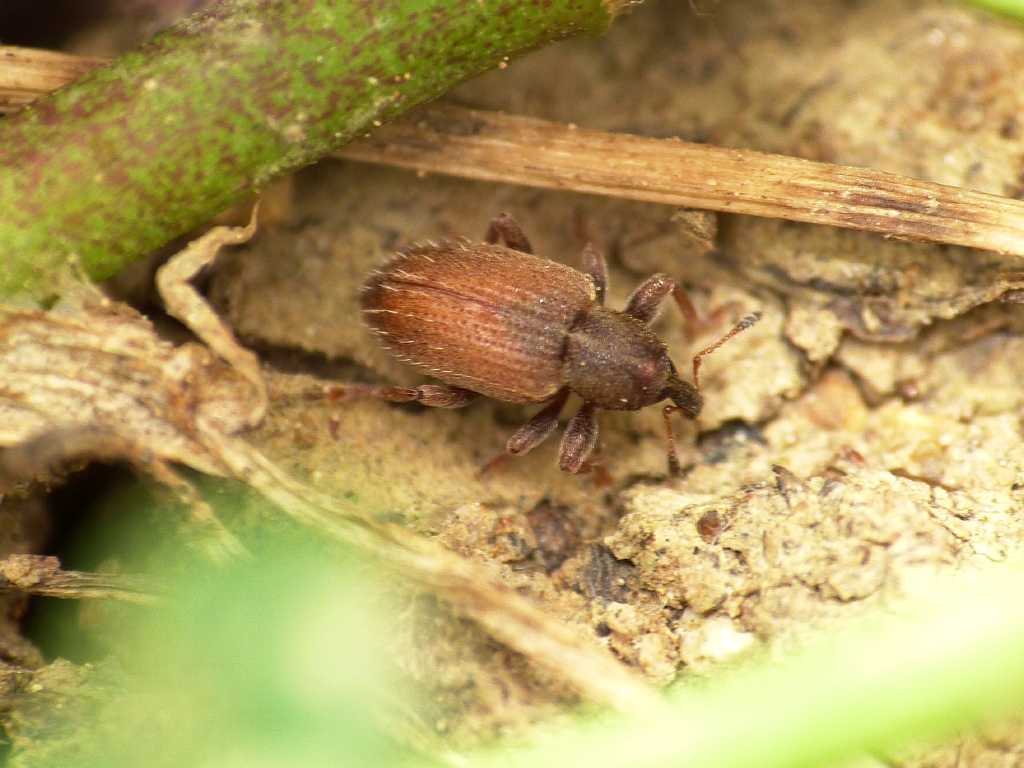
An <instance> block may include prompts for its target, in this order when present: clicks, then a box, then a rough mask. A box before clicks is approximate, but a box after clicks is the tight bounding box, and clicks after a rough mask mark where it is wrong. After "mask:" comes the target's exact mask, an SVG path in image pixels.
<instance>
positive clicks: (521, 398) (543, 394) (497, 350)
mask: <svg viewBox="0 0 1024 768" xmlns="http://www.w3.org/2000/svg"><path fill="white" fill-rule="evenodd" d="M595 301H596V294H595V291H594V286H593V284H592V283H591V282H590V279H589V278H588V277H587V276H586V275H584V274H582V273H581V272H578V271H577V270H575V269H572V268H571V267H567V266H565V265H563V264H558V263H556V262H553V261H549V260H547V259H540V258H537V257H536V256H531V255H529V254H525V253H520V252H518V251H513V250H512V249H510V248H506V247H504V246H501V245H496V244H495V245H488V244H485V243H480V244H473V243H469V242H468V241H457V242H443V243H439V244H429V245H419V246H416V247H414V248H410V249H409V250H406V251H404V252H402V253H400V254H398V255H397V256H396V257H395V258H394V259H392V260H391V262H389V263H388V264H387V265H386V266H385V267H383V268H382V269H381V270H379V271H378V272H377V273H375V274H374V275H373V276H372V277H371V278H370V280H369V281H368V282H367V283H366V286H365V287H364V289H363V293H362V307H363V317H364V318H365V320H366V323H367V325H369V326H370V328H371V329H372V330H373V331H374V332H375V333H376V334H377V335H378V336H379V337H380V339H381V341H382V343H383V344H384V346H385V348H387V349H388V350H389V351H390V352H391V353H392V354H394V355H395V356H396V357H397V358H398V359H400V360H402V361H404V362H407V363H410V364H412V365H414V366H416V367H418V368H420V369H421V370H422V371H423V372H424V373H426V374H428V375H430V376H432V377H434V378H436V379H440V380H441V381H444V382H446V383H448V384H452V385H454V386H457V387H463V388H465V389H469V390H471V391H473V392H478V393H479V394H481V395H485V396H486V397H491V398H494V399H495V400H504V401H506V402H510V403H536V402H541V401H544V400H548V399H549V398H551V397H552V396H554V394H555V393H556V392H557V391H558V390H559V389H561V388H562V387H563V386H564V384H565V381H564V373H563V367H564V366H563V358H564V355H565V349H566V334H567V332H568V330H569V329H570V328H571V327H572V326H573V324H574V323H575V322H576V319H577V318H578V317H580V316H581V315H584V314H586V312H587V311H588V310H589V309H590V308H591V307H592V306H593V305H594V304H595Z"/></svg>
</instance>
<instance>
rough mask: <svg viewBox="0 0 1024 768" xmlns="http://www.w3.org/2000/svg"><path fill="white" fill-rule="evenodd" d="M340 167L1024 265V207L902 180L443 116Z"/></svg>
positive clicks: (388, 130)
mask: <svg viewBox="0 0 1024 768" xmlns="http://www.w3.org/2000/svg"><path fill="white" fill-rule="evenodd" d="M337 154H338V156H339V157H344V158H348V159H351V160H362V161H366V162H373V163H383V164H386V165H396V166H400V167H402V168H411V169H414V170H418V171H428V172H435V173H445V174H449V175H452V176H461V177H465V178H471V179H482V180H485V181H500V182H504V183H508V184H522V185H524V186H530V187H543V188H548V189H567V190H572V191H574V192H589V193H592V194H598V195H607V196H609V197H620V198H626V199H630V200H643V201H646V202H651V203H663V204H666V205H674V206H680V207H683V208H700V209H706V210H712V211H723V212H726V213H744V214H749V215H753V216H765V217H771V218H780V219H789V220H792V221H803V222H808V223H811V224H826V225H829V226H833V227H844V228H847V229H860V230H866V231H869V232H879V233H881V234H883V235H888V236H890V237H897V238H903V239H908V240H924V241H934V242H940V243H951V244H954V245H965V246H969V247H972V248H983V249H986V250H992V251H1001V252H1005V253H1012V254H1016V255H1024V202H1021V201H1019V200H1013V199H1011V198H1004V197H999V196H997V195H989V194H985V193H983V192H974V191H971V190H967V189H961V188H959V187H950V186H946V185H943V184H934V183H932V182H927V181H919V180H917V179H911V178H908V177H906V176H900V175H897V174H894V173H887V172H884V171H876V170H871V169H868V168H854V167H850V166H843V165H832V164H829V163H817V162H812V161H810V160H802V159H800V158H796V157H787V156H784V155H771V154H767V153H764V152H754V151H751V150H744V149H727V148H724V147H713V146H707V145H704V144H692V143H689V142H685V141H680V140H678V139H649V138H644V137H641V136H631V135H629V134H621V133H608V132H605V131H592V130H584V129H581V128H576V127H574V126H571V125H563V124H561V123H553V122H549V121H546V120H538V119H535V118H529V117H521V116H518V115H505V114H501V113H496V112H487V111H481V110H472V109H465V108H462V107H456V106H451V105H442V104H436V105H432V106H429V107H426V108H425V109H422V110H420V111H419V112H417V113H416V114H415V115H412V116H411V117H410V118H408V119H406V120H404V121H402V122H398V123H395V124H393V125H389V126H386V127H384V128H382V129H381V130H379V131H377V132H375V133H374V134H373V136H371V137H369V138H367V139H365V140H362V141H357V142H353V143H352V144H349V145H347V146H346V147H344V148H342V149H341V150H340V151H339V152H338V153H337Z"/></svg>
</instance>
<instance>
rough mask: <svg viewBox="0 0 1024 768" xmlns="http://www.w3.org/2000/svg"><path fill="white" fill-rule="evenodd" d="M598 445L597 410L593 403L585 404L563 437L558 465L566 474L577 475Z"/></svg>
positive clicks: (571, 420)
mask: <svg viewBox="0 0 1024 768" xmlns="http://www.w3.org/2000/svg"><path fill="white" fill-rule="evenodd" d="M596 445H597V408H596V407H595V406H594V404H593V403H584V404H583V407H582V408H580V409H579V411H578V412H577V413H576V415H575V416H573V417H572V418H571V419H569V425H568V426H567V427H566V428H565V434H564V435H562V446H561V448H560V449H559V452H558V465H559V466H560V467H561V468H562V471H564V472H571V473H572V474H574V475H575V474H577V473H578V472H579V471H580V470H581V469H583V467H584V466H585V465H586V463H587V459H588V458H589V456H590V454H591V453H593V451H594V447H595V446H596Z"/></svg>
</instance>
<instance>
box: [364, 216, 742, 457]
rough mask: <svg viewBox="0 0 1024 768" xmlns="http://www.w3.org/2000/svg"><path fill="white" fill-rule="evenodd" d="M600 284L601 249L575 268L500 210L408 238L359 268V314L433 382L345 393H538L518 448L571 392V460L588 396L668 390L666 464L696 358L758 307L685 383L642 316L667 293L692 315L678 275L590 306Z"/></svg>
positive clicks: (599, 405) (403, 398) (454, 397)
mask: <svg viewBox="0 0 1024 768" xmlns="http://www.w3.org/2000/svg"><path fill="white" fill-rule="evenodd" d="M606 288H607V270H606V267H605V261H604V257H603V256H602V255H601V254H600V253H599V252H598V251H597V250H596V249H595V248H594V247H593V246H592V245H589V244H588V245H587V246H586V247H585V248H584V249H583V254H582V271H579V270H576V269H573V268H572V267H569V266H566V265H564V264H559V263H557V262H554V261H550V260H548V259H543V258H540V257H538V256H535V255H533V248H532V247H531V245H530V241H529V240H528V239H527V237H526V235H525V234H524V233H523V230H522V229H521V228H520V226H519V225H518V224H517V223H516V222H515V220H514V219H512V218H511V217H510V216H508V215H507V214H502V215H500V216H498V217H497V218H495V219H494V220H493V221H492V222H491V224H490V226H489V227H488V229H487V233H486V235H485V237H484V242H483V243H475V242H471V241H469V240H450V241H444V242H441V243H425V244H420V245H415V246H412V247H410V248H408V249H405V250H403V251H400V252H399V253H398V254H396V255H395V256H394V258H392V259H391V261H389V262H388V263H387V264H386V265H385V266H383V267H382V268H381V269H379V270H377V271H376V272H374V273H373V274H372V275H371V276H370V278H369V279H368V280H367V282H366V284H365V285H364V286H363V289H362V294H361V305H362V315H363V318H364V320H365V322H366V324H367V325H368V326H369V328H370V330H372V331H373V332H374V333H375V334H376V335H377V336H378V337H379V338H380V340H381V342H382V343H383V345H384V347H385V348H386V349H387V350H389V351H390V352H391V353H392V354H393V355H395V357H397V358H398V359H399V360H402V361H403V362H406V363H410V364H412V365H414V366H416V367H417V368H419V369H421V370H422V371H424V372H425V373H427V374H429V375H430V376H432V377H434V378H436V379H439V380H441V381H443V382H444V383H445V384H444V385H438V384H424V385H421V386H418V387H386V386H368V385H357V386H356V387H355V388H350V391H349V392H348V393H347V394H361V395H368V396H372V397H379V398H382V399H384V400H389V401H392V402H412V401H415V402H419V403H422V404H423V405H427V406H433V407H438V408H460V407H462V406H465V405H467V404H468V403H470V402H471V401H472V400H474V399H475V398H476V397H478V396H480V395H483V396H485V397H490V398H493V399H495V400H503V401H505V402H510V403H545V405H544V407H543V408H542V409H541V410H540V411H539V412H538V413H537V414H536V415H534V416H533V418H531V419H530V420H529V421H528V422H527V423H526V424H525V425H523V426H522V427H520V428H519V429H518V430H517V431H516V432H515V433H513V435H512V436H511V437H510V438H509V440H508V443H507V445H506V450H507V452H508V453H510V454H513V455H521V454H524V453H527V452H528V451H531V450H533V449H534V448H536V447H537V446H538V445H540V444H541V443H542V442H544V440H545V439H546V438H547V437H548V436H549V435H550V434H551V433H552V432H553V431H554V429H555V427H556V426H557V425H558V417H559V414H560V413H561V411H562V408H563V407H564V406H565V403H566V400H567V399H568V397H569V394H570V393H571V392H574V393H576V394H577V395H579V396H580V397H581V398H582V399H583V406H582V407H581V408H580V410H579V411H578V412H577V413H576V414H575V415H574V416H573V417H572V418H571V419H570V420H569V423H568V425H567V426H566V429H565V433H564V435H563V437H562V444H561V448H560V451H559V465H560V466H561V468H562V469H563V470H565V471H567V472H573V473H576V472H580V471H581V470H583V469H584V468H585V467H586V466H587V460H588V458H589V456H590V454H591V453H592V452H593V450H594V447H595V446H596V444H597V436H598V426H597V412H598V411H599V410H613V411H635V410H638V409H640V408H644V407H646V406H648V405H653V404H655V403H658V402H661V401H662V400H670V401H671V405H666V406H665V408H664V409H663V413H664V419H665V428H666V434H667V439H668V460H669V471H670V473H672V474H677V473H678V470H679V462H678V459H677V458H676V451H675V443H674V439H673V435H672V427H671V420H670V417H671V415H672V414H673V413H674V412H676V411H681V412H682V413H683V414H684V415H685V416H687V417H688V418H690V419H695V418H697V415H698V414H699V413H700V411H701V406H702V405H703V398H702V396H701V393H700V379H699V370H700V363H701V360H702V359H703V358H704V357H705V356H706V355H708V354H710V353H711V352H713V351H714V350H715V349H717V348H718V347H719V346H721V345H722V344H723V343H725V342H726V341H727V340H729V339H731V338H732V337H733V336H735V335H736V334H738V333H740V332H741V331H743V330H745V329H746V328H749V327H750V326H751V325H753V324H754V323H755V322H756V321H757V319H758V317H759V315H757V314H753V315H748V316H747V317H745V318H743V320H741V321H740V322H739V323H738V324H737V325H736V326H735V327H734V328H733V329H732V330H731V331H729V333H727V334H726V335H725V336H723V337H722V338H721V339H719V340H718V341H717V342H715V343H714V344H712V345H711V346H709V347H707V348H706V349H703V350H701V351H700V352H699V353H698V354H697V355H696V356H695V357H694V358H693V383H692V384H691V383H690V382H688V381H684V380H683V379H681V378H680V377H679V374H678V372H677V371H676V368H675V366H674V365H673V364H672V360H671V359H670V358H669V355H668V350H667V349H666V347H665V345H664V344H663V343H662V341H661V340H660V339H659V338H658V337H657V336H656V335H655V334H654V332H653V331H652V330H651V328H650V323H651V322H652V321H653V320H654V318H655V316H656V314H657V311H658V308H659V306H660V304H661V302H662V300H663V299H665V298H666V297H667V296H668V295H670V294H671V295H672V296H673V298H674V300H675V301H676V303H677V304H678V305H679V307H680V309H681V311H683V313H684V315H687V316H690V317H693V316H694V315H695V313H694V311H693V307H692V305H691V304H690V301H689V299H688V298H687V296H686V294H685V293H684V292H683V290H682V288H681V287H680V286H678V285H677V284H676V282H675V281H674V280H673V279H672V278H671V277H669V276H668V275H665V274H656V275H653V276H651V277H649V278H648V279H647V280H646V281H644V282H643V283H642V284H641V285H640V286H639V287H637V288H636V290H634V291H633V294H632V296H630V298H629V300H628V301H627V302H626V307H625V309H623V310H622V311H621V312H620V311H616V310H614V309H608V308H607V307H605V306H604V297H605V292H606Z"/></svg>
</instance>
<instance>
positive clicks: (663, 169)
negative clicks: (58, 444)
mask: <svg viewBox="0 0 1024 768" xmlns="http://www.w3.org/2000/svg"><path fill="white" fill-rule="evenodd" d="M4 50H5V49H3V48H0V111H3V110H4V108H5V106H6V107H8V108H10V107H11V106H12V103H11V102H10V101H7V102H5V100H4V92H5V91H4V89H5V85H7V84H8V81H10V80H11V74H10V73H8V72H7V70H6V68H5V66H4V63H5V59H4V58H3V52H4ZM42 53H43V57H42V58H41V59H40V61H39V62H36V65H37V66H38V67H40V68H45V67H46V66H47V62H46V59H45V57H46V56H48V55H50V54H48V53H46V52H42ZM22 55H26V54H25V53H24V52H23V54H22ZM59 76H60V73H59V72H58V71H57V70H56V67H55V68H54V71H53V72H52V73H51V80H50V81H51V82H54V83H56V82H57V80H58V79H59ZM337 154H338V156H340V157H345V158H348V159H352V160H361V161H366V162H374V163H383V164H387V165H396V166H400V167H403V168H412V169H415V170H420V171H429V172H435V173H445V174H450V175H453V176H462V177H466V178H472V179H482V180H488V181H501V182H506V183H512V184H523V185H526V186H532V187H543V188H549V189H566V190H573V191H577V192H589V193H593V194H600V195H609V196H612V197H622V198H627V199H631V200H644V201H648V202H654V203H664V204H668V205H676V206H681V207H685V208H703V209H708V210H714V211H725V212H729V213H745V214H750V215H754V216H770V217H775V218H781V219H790V220H793V221H804V222H810V223H814V224H826V225H830V226H835V227H845V228H850V229H862V230H867V231H871V232H879V233H882V234H884V235H889V236H892V237H899V238H905V239H909V240H925V241H933V242H941V243H952V244H955V245H965V246H969V247H972V248H983V249H986V250H993V251H1002V252H1005V253H1012V254H1017V255H1024V202H1021V201H1019V200H1013V199H1010V198H1004V197H999V196H997V195H988V194H985V193H982V192H974V191H971V190H966V189H961V188H958V187H950V186H946V185H943V184H934V183H931V182H926V181H919V180H917V179H911V178H908V177H905V176H899V175H897V174H893V173H886V172H884V171H875V170H870V169H866V168H853V167H848V166H841V165H831V164H827V163H816V162H811V161H809V160H801V159H799V158H794V157H786V156H783V155H771V154H767V153H763V152H754V151H750V150H740V149H726V148H723V147H712V146H707V145H703V144H691V143H688V142H683V141H678V140H675V139H649V138H645V137H641V136H631V135H629V134H617V133H608V132H604V131H592V130H584V129H578V128H575V127H574V126H571V125H563V124H560V123H553V122H549V121H545V120H537V119H534V118H527V117H521V116H516V115H504V114H500V113H495V112H486V111H480V110H470V109H465V108H461V107H456V106H451V105H441V104H438V105H432V106H430V107H427V108H424V109H422V110H421V111H419V112H417V113H416V114H415V115H414V116H412V117H410V118H408V119H406V120H404V121H401V122H399V123H396V124H394V125H391V126H387V127H384V128H382V129H380V130H378V131H376V132H375V133H374V135H373V136H372V137H371V138H369V139H366V140H361V141H357V142H354V143H352V144H349V145H348V146H346V147H344V148H343V149H342V150H340V151H339V152H338V153H337Z"/></svg>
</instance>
